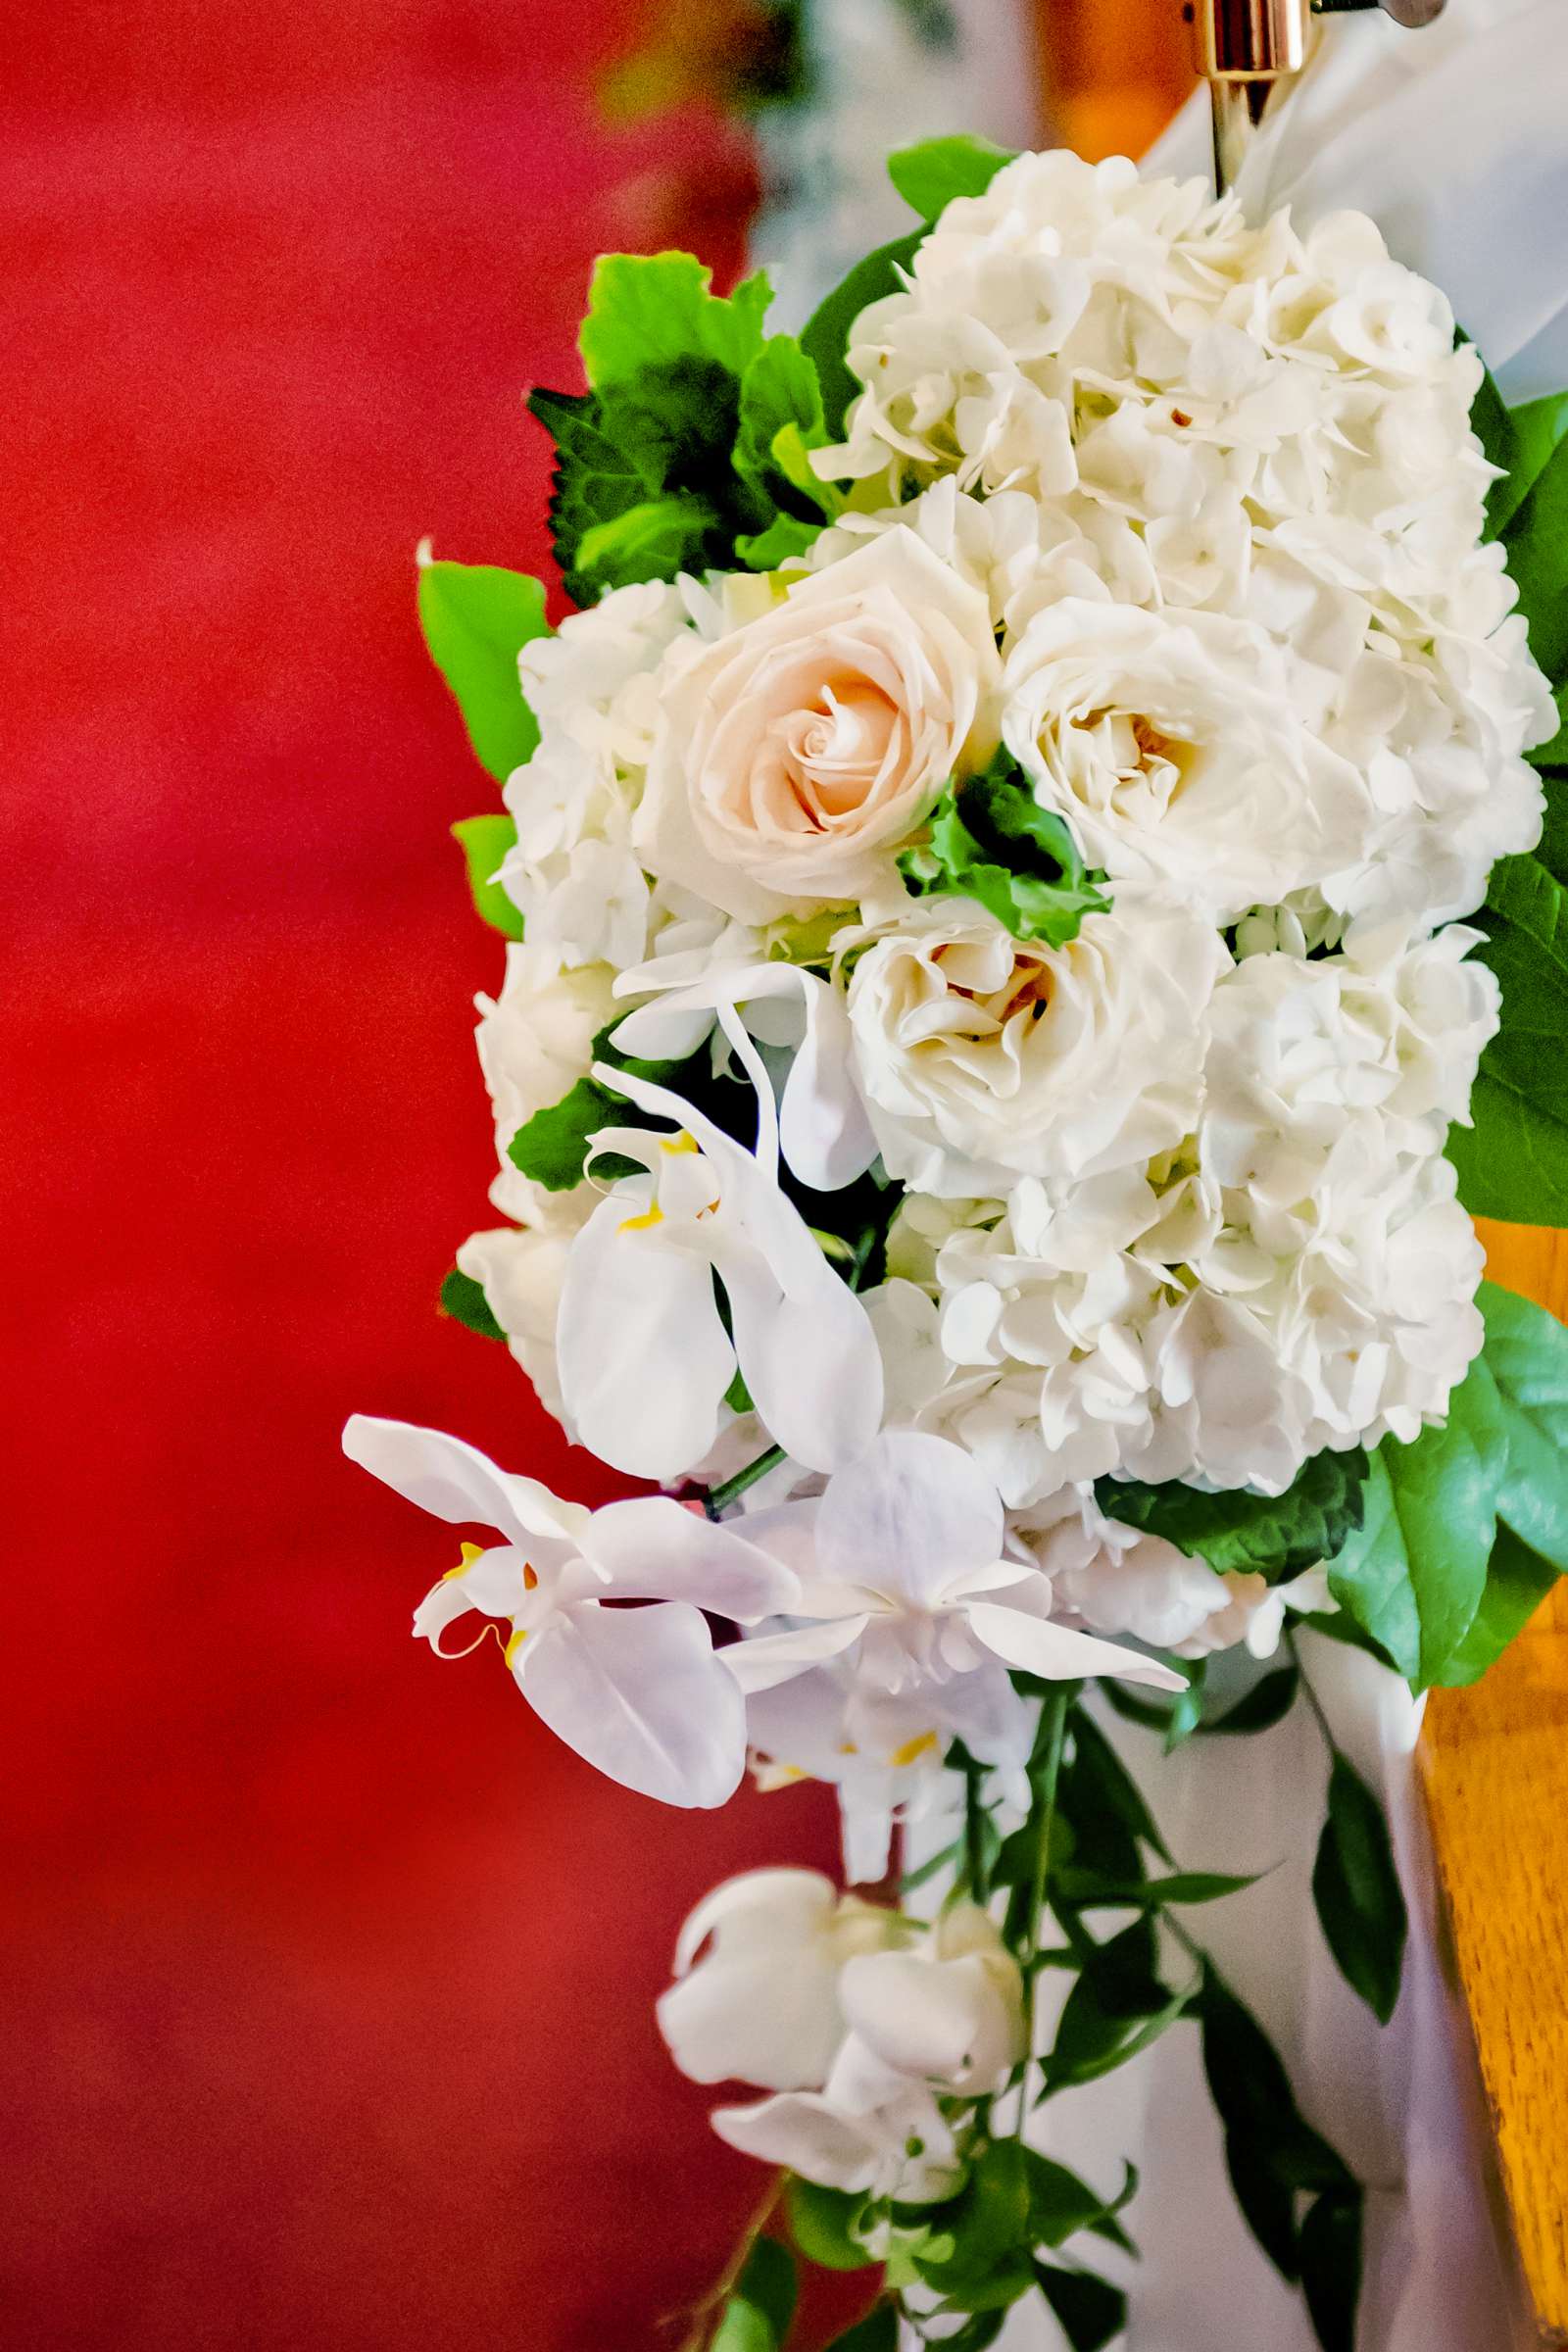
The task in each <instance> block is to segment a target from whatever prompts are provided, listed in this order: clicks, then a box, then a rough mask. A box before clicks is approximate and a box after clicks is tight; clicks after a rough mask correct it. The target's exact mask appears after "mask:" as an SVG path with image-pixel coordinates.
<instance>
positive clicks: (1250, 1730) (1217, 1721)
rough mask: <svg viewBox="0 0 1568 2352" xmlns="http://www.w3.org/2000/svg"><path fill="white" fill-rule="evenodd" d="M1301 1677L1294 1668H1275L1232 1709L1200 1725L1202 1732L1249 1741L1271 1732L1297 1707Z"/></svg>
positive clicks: (1254, 1685)
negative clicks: (1258, 1733)
mask: <svg viewBox="0 0 1568 2352" xmlns="http://www.w3.org/2000/svg"><path fill="white" fill-rule="evenodd" d="M1300 1686H1301V1677H1300V1674H1299V1671H1298V1669H1297V1668H1296V1667H1294V1666H1276V1667H1275V1668H1274V1670H1273V1672H1272V1673H1270V1674H1265V1675H1263V1676H1262V1677H1261V1678H1260V1679H1259V1680H1258V1681H1257V1682H1255V1683H1254V1684H1253V1685H1252V1688H1251V1689H1250V1691H1245V1692H1244V1693H1243V1695H1242V1696H1241V1697H1240V1698H1239V1699H1238V1700H1237V1701H1236V1704H1235V1705H1234V1706H1233V1707H1228V1708H1227V1709H1226V1711H1225V1713H1224V1714H1223V1715H1216V1716H1215V1717H1214V1718H1213V1720H1212V1721H1211V1722H1209V1723H1201V1724H1200V1725H1199V1727H1198V1728H1199V1730H1200V1731H1201V1732H1202V1733H1203V1734H1204V1735H1205V1736H1207V1735H1208V1734H1211V1733H1212V1734H1221V1735H1225V1736H1229V1735H1232V1734H1234V1735H1237V1736H1239V1737H1242V1738H1250V1737H1251V1735H1252V1734H1254V1733H1257V1732H1271V1731H1272V1730H1273V1729H1274V1726H1275V1725H1276V1724H1277V1723H1283V1722H1284V1721H1285V1718H1286V1716H1287V1715H1288V1714H1289V1713H1290V1711H1291V1709H1292V1707H1294V1706H1295V1704H1296V1694H1297V1692H1298V1691H1299V1689H1300Z"/></svg>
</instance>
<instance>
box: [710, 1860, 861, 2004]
mask: <svg viewBox="0 0 1568 2352" xmlns="http://www.w3.org/2000/svg"><path fill="white" fill-rule="evenodd" d="M838 1899H839V1890H838V1888H837V1887H835V1886H834V1884H833V1882H832V1880H831V1879H830V1878H827V1877H825V1876H824V1875H823V1873H822V1872H821V1871H819V1870H793V1869H789V1868H785V1867H781V1868H779V1869H777V1870H743V1871H742V1872H741V1873H740V1874H739V1876H738V1877H736V1878H733V1879H725V1880H724V1881H723V1882H722V1884H721V1885H719V1886H717V1887H711V1888H710V1889H709V1891H708V1893H707V1894H705V1895H704V1897H703V1899H702V1901H701V1902H700V1903H699V1904H698V1905H697V1907H696V1909H695V1910H694V1911H692V1912H690V1913H688V1915H687V1917H686V1919H685V1921H684V1922H683V1923H682V1926H681V1931H680V1936H679V1939H678V1940H677V1942H676V1945H675V1974H676V1976H677V1977H683V1976H685V1974H686V1972H687V1971H688V1969H689V1968H690V1967H691V1965H692V1962H693V1961H694V1960H695V1959H696V1957H697V1955H698V1953H699V1952H700V1951H701V1950H702V1948H703V1946H704V1944H705V1943H706V1942H707V1941H708V1939H709V1937H710V1936H717V1937H718V1938H719V1940H720V1941H721V1942H722V1943H723V1945H724V1948H725V1949H726V1950H727V1949H728V1948H729V1946H730V1943H731V1942H732V1940H733V1939H734V1937H735V1936H736V1935H737V1933H739V1934H740V1935H741V1936H743V1937H744V1938H745V1939H746V1940H747V1941H751V1940H753V1939H754V1932H755V1935H756V1936H762V1937H764V1938H766V1939H768V1940H772V1939H775V1938H781V1939H782V1940H783V1941H784V1942H786V1943H789V1944H797V1943H806V1942H809V1940H810V1939H811V1938H812V1937H813V1936H820V1935H821V1933H822V1931H823V1930H824V1929H825V1928H826V1926H827V1924H828V1922H829V1921H830V1920H831V1919H832V1917H833V1914H834V1912H835V1910H836V1909H837V1908H838ZM726 1928H727V1930H728V1933H727V1934H722V1933H721V1931H723V1930H725V1929H726Z"/></svg>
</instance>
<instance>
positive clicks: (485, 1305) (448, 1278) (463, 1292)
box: [439, 1266, 507, 1341]
mask: <svg viewBox="0 0 1568 2352" xmlns="http://www.w3.org/2000/svg"><path fill="white" fill-rule="evenodd" d="M439 1304H440V1309H441V1312H442V1314H444V1315H450V1316H451V1318H452V1320H453V1322H454V1323H461V1324H463V1325H464V1326H465V1328H466V1330H468V1331H476V1332H477V1333H478V1335H479V1337H480V1338H481V1339H482V1340H502V1341H504V1340H505V1339H506V1336H507V1335H506V1333H505V1332H504V1331H503V1330H502V1328H501V1326H500V1324H499V1323H498V1322H497V1321H496V1318H495V1316H494V1314H493V1313H492V1312H491V1308H490V1301H489V1300H488V1299H486V1297H485V1295H484V1291H483V1289H482V1287H481V1286H480V1285H479V1284H478V1283H476V1282H475V1281H474V1279H473V1276H472V1275H471V1274H465V1273H463V1272H462V1271H461V1270H460V1269H459V1268H458V1267H457V1266H454V1267H453V1268H452V1271H451V1273H450V1274H447V1275H445V1276H443V1278H442V1283H441V1297H440V1300H439Z"/></svg>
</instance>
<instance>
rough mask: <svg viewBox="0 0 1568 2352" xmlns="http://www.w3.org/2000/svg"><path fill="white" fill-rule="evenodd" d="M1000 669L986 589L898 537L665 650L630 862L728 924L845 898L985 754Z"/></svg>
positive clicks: (877, 874)
mask: <svg viewBox="0 0 1568 2352" xmlns="http://www.w3.org/2000/svg"><path fill="white" fill-rule="evenodd" d="M758 585H760V584H758ZM999 674H1000V662H999V661H998V657H997V649H996V640H995V636H994V633H993V628H992V622H991V615H990V613H989V610H988V608H987V604H986V600H985V598H984V596H982V595H981V594H980V592H979V590H978V589H976V588H975V587H973V586H972V585H970V584H969V583H968V582H967V581H965V580H964V579H963V578H961V577H960V576H959V574H958V573H957V572H956V570H954V569H953V568H951V567H950V566H949V565H948V564H944V563H943V562H942V561H941V560H940V558H938V557H937V556H935V555H933V554H932V552H931V550H930V548H928V547H927V546H925V545H924V543H923V542H922V541H921V540H919V539H917V538H916V537H915V535H914V533H913V532H912V531H909V530H905V529H895V530H891V531H887V532H884V533H883V534H882V535H881V536H880V537H878V538H876V539H874V540H872V541H871V542H869V544H867V545H866V546H864V547H863V548H860V549H858V550H857V552H856V553H855V554H854V555H851V556H847V557H846V558H845V559H844V561H843V562H842V563H838V564H831V565H829V566H828V568H827V569H825V570H823V571H820V572H817V573H814V574H812V575H810V576H809V577H806V578H803V579H801V580H799V581H798V582H797V583H796V584H795V585H794V586H793V587H791V588H790V589H789V590H788V591H787V593H785V594H784V595H783V596H782V597H775V598H773V599H771V600H770V601H769V603H768V604H767V606H766V607H765V609H764V610H762V611H761V612H760V613H756V614H755V615H754V616H752V617H749V618H745V619H743V620H741V621H740V623H739V625H737V626H735V627H733V628H731V629H730V630H729V631H728V632H727V634H725V635H724V636H722V637H720V638H719V639H718V640H717V641H716V643H713V644H711V645H707V646H703V647H700V648H696V647H689V646H681V647H679V648H678V649H677V650H676V651H675V653H674V654H673V655H672V656H671V657H670V659H669V661H668V663H667V665H666V668H665V672H664V678H663V682H662V694H661V710H660V719H659V727H658V732H657V734H656V737H655V742H654V751H653V757H652V759H651V760H650V762H649V767H648V779H647V786H646V789H645V792H644V796H643V801H642V806H641V808H640V809H639V810H638V812H637V818H636V829H635V834H634V839H635V843H636V847H637V851H638V854H639V856H640V857H641V858H642V860H643V863H644V865H645V866H646V867H647V869H648V870H649V872H651V873H653V874H656V875H659V876H661V877H662V878H663V879H665V880H668V881H672V882H678V883H684V884H686V885H687V886H688V887H689V888H690V889H692V890H694V891H697V892H698V893H699V894H700V895H701V896H702V897H703V898H705V899H708V900H710V901H711V903H712V904H713V905H714V906H716V907H722V908H723V909H724V911H725V912H726V913H728V914H731V915H734V916H736V917H737V918H738V919H739V920H740V921H742V922H764V921H766V920H768V919H769V918H770V917H772V916H774V915H776V914H778V913H779V912H780V910H781V909H782V908H785V907H791V906H799V905H800V904H802V903H803V902H807V903H816V904H823V903H825V904H828V905H834V906H852V905H854V904H855V903H856V902H857V901H858V900H859V899H861V898H862V897H864V896H865V895H866V894H867V893H869V892H871V891H873V890H874V889H875V888H876V887H877V885H878V884H879V883H881V884H885V883H886V882H887V881H888V880H889V879H890V877H892V857H893V853H894V851H895V850H896V849H897V848H898V847H899V845H900V844H901V843H903V842H905V841H907V839H908V837H909V835H910V833H911V832H912V831H913V830H914V828H915V827H916V826H917V825H918V824H919V823H920V821H921V819H922V818H923V817H924V816H925V815H926V813H927V811H928V810H929V809H930V808H931V805H932V803H933V802H934V800H935V799H936V796H937V794H938V793H939V792H940V791H941V790H942V787H943V786H944V785H945V784H946V783H947V781H948V779H949V778H950V777H951V776H952V775H954V774H955V773H963V772H966V771H967V770H968V769H970V768H972V767H974V766H976V765H978V764H979V763H981V762H982V761H983V760H985V759H986V758H987V757H988V756H989V754H990V753H991V751H992V750H993V749H994V748H995V745H996V729H995V721H994V710H995V696H996V686H997V680H998V676H999Z"/></svg>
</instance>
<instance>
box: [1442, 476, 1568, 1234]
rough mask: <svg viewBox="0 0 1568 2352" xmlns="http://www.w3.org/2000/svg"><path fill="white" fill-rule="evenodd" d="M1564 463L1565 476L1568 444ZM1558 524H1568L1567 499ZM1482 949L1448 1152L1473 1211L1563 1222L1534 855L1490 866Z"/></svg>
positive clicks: (1543, 913)
mask: <svg viewBox="0 0 1568 2352" xmlns="http://www.w3.org/2000/svg"><path fill="white" fill-rule="evenodd" d="M1561 470H1562V471H1563V474H1564V476H1565V479H1568V444H1565V445H1564V454H1563V456H1562V459H1561ZM1563 528H1564V531H1565V533H1568V508H1565V514H1564V523H1563ZM1480 922H1481V927H1482V929H1483V930H1484V931H1485V932H1486V934H1487V938H1486V944H1485V946H1484V947H1483V948H1482V949H1481V950H1480V951H1479V959H1480V960H1481V961H1482V962H1484V963H1486V964H1489V965H1490V966H1491V968H1492V970H1493V971H1494V972H1495V973H1496V975H1497V978H1498V980H1499V981H1500V982H1501V984H1502V1027H1501V1029H1500V1030H1499V1032H1498V1034H1497V1035H1496V1036H1495V1038H1494V1039H1493V1040H1492V1042H1491V1043H1490V1044H1489V1045H1488V1047H1487V1049H1486V1051H1485V1053H1484V1054H1482V1056H1481V1070H1480V1075H1479V1076H1478V1078H1477V1080H1476V1085H1475V1091H1474V1093H1473V1095H1472V1097H1471V1103H1470V1112H1471V1118H1472V1121H1473V1124H1472V1125H1471V1126H1470V1127H1468V1128H1465V1127H1454V1128H1452V1129H1451V1130H1450V1132H1449V1136H1448V1156H1449V1158H1450V1159H1451V1160H1452V1161H1453V1164H1454V1166H1455V1168H1456V1169H1457V1170H1458V1173H1459V1198H1460V1200H1461V1201H1463V1202H1464V1205H1465V1206H1466V1208H1468V1209H1469V1210H1470V1211H1471V1213H1472V1214H1473V1215H1475V1216H1484V1217H1501V1218H1503V1219H1505V1220H1507V1221H1510V1222H1513V1223H1518V1224H1528V1225H1565V1224H1568V1057H1565V1056H1564V1054H1563V1053H1562V1051H1561V1041H1562V1038H1563V1035H1564V1032H1565V1030H1568V891H1565V890H1564V888H1563V886H1562V884H1561V883H1560V882H1558V881H1557V880H1556V879H1555V877H1554V876H1553V875H1552V874H1550V873H1548V872H1547V870H1546V868H1545V866H1544V865H1543V864H1542V862H1541V860H1540V858H1503V859H1502V860H1501V862H1500V863H1499V864H1497V865H1496V866H1495V867H1494V869H1493V874H1492V881H1491V884H1490V887H1489V889H1488V893H1487V907H1486V910H1485V912H1484V913H1483V914H1482V916H1481V918H1480Z"/></svg>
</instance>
